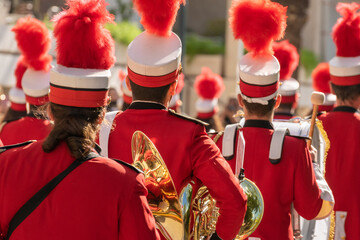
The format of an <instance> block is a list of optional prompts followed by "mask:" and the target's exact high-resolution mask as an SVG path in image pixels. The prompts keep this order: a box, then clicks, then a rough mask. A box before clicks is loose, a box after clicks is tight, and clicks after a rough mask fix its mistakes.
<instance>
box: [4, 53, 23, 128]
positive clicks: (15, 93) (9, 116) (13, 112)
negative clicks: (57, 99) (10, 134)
mask: <svg viewBox="0 0 360 240" xmlns="http://www.w3.org/2000/svg"><path fill="white" fill-rule="evenodd" d="M26 69H27V67H26V65H25V63H24V57H23V56H20V58H19V59H18V62H17V64H16V67H15V72H14V74H15V78H16V84H15V86H14V87H12V88H11V89H10V91H9V101H10V107H9V109H8V111H7V112H6V113H5V116H4V118H3V120H2V123H1V126H0V129H1V128H2V127H3V126H4V125H5V124H6V123H8V122H11V121H15V120H18V119H20V118H22V117H25V116H26V99H25V94H24V91H23V89H22V86H21V80H22V77H23V76H24V73H25V71H26Z"/></svg>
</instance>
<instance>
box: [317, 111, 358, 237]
mask: <svg viewBox="0 0 360 240" xmlns="http://www.w3.org/2000/svg"><path fill="white" fill-rule="evenodd" d="M319 119H320V120H321V121H322V123H323V126H324V129H325V131H326V133H327V136H328V138H329V140H330V149H329V152H328V156H327V159H326V169H325V170H326V172H325V178H326V181H327V182H328V184H329V186H330V188H331V190H332V192H333V194H334V197H335V207H334V210H335V211H344V212H347V216H346V218H345V217H341V216H339V217H340V218H342V220H340V221H345V233H346V239H347V240H354V239H359V236H360V218H359V215H360V205H359V203H360V188H359V186H360V175H359V169H360V161H359V160H360V136H359V134H360V113H359V112H357V111H356V109H354V108H351V107H346V106H341V107H336V108H334V110H333V111H332V112H329V113H327V114H323V115H321V116H320V117H319ZM336 228H338V229H339V228H341V226H337V227H335V229H336Z"/></svg>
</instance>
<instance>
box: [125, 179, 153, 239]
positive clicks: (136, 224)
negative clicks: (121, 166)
mask: <svg viewBox="0 0 360 240" xmlns="http://www.w3.org/2000/svg"><path fill="white" fill-rule="evenodd" d="M125 184H127V183H125ZM128 189H129V192H128V193H124V194H131V196H130V197H129V198H128V199H129V202H128V203H127V205H126V206H124V207H123V209H124V211H123V212H122V214H121V216H120V221H119V240H120V239H121V240H123V239H127V240H140V239H141V240H142V239H149V240H159V239H160V236H159V233H158V232H157V230H156V228H155V219H154V217H153V215H152V213H151V211H150V208H149V205H148V202H147V200H146V195H147V190H146V188H145V183H144V175H143V174H138V176H137V177H136V182H135V184H134V186H129V188H128Z"/></svg>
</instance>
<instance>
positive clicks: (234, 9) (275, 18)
mask: <svg viewBox="0 0 360 240" xmlns="http://www.w3.org/2000/svg"><path fill="white" fill-rule="evenodd" d="M286 10H287V7H283V6H282V5H280V4H279V3H274V2H271V1H270V0H234V1H233V3H232V5H231V7H230V10H229V14H230V17H229V22H230V26H231V28H232V31H233V34H234V37H235V39H241V40H242V41H243V43H244V46H245V48H246V49H247V50H248V51H249V52H252V54H253V55H254V56H255V55H263V54H273V50H272V42H273V41H275V40H280V39H281V38H282V37H283V36H284V32H285V28H286V18H287V16H286Z"/></svg>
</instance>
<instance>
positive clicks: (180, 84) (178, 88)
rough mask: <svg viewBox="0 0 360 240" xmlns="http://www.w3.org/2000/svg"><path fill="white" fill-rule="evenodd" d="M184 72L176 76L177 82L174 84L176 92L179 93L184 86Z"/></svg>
mask: <svg viewBox="0 0 360 240" xmlns="http://www.w3.org/2000/svg"><path fill="white" fill-rule="evenodd" d="M184 78H185V76H184V73H181V74H180V75H179V78H178V83H177V85H176V90H175V91H176V93H177V94H179V93H180V92H181V90H182V89H183V88H184V85H185V82H184Z"/></svg>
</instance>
